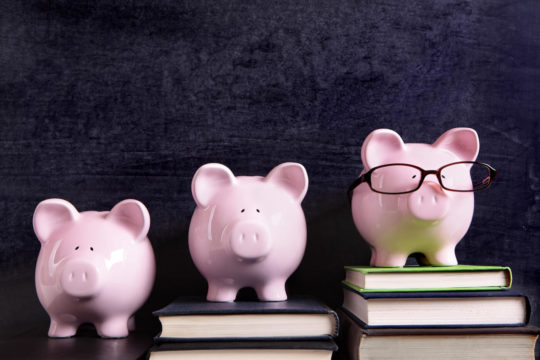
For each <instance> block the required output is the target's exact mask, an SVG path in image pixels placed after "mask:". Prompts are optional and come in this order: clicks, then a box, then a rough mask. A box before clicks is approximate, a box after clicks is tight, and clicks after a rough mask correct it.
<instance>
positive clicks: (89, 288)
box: [60, 260, 100, 298]
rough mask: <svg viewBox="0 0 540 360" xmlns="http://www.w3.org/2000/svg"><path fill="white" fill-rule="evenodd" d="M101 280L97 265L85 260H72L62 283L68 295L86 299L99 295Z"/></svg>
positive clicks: (67, 266) (63, 275) (64, 273)
mask: <svg viewBox="0 0 540 360" xmlns="http://www.w3.org/2000/svg"><path fill="white" fill-rule="evenodd" d="M99 278H100V276H99V271H98V268H97V266H96V265H95V264H92V263H90V262H88V261H84V260H71V261H69V262H68V263H67V264H66V266H65V268H64V271H63V273H62V277H61V280H60V281H61V284H62V288H63V289H64V291H65V292H66V293H67V294H68V295H71V296H74V297H77V298H86V297H91V296H92V295H95V294H96V293H97V291H98V289H99V282H100V281H99V280H100V279H99Z"/></svg>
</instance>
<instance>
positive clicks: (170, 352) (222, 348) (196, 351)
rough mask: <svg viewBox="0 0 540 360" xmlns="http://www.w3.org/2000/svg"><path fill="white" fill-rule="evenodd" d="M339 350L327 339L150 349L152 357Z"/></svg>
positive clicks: (317, 355) (257, 359) (297, 356)
mask: <svg viewBox="0 0 540 360" xmlns="http://www.w3.org/2000/svg"><path fill="white" fill-rule="evenodd" d="M336 350H337V346H336V344H335V342H334V341H333V340H331V339H330V340H324V341H317V340H312V341H233V342H225V341H217V342H175V343H162V344H158V345H156V346H154V347H152V348H151V349H150V351H149V356H148V357H149V359H150V360H170V359H179V360H190V359H192V360H202V359H204V360H330V358H331V357H332V353H333V352H334V351H336Z"/></svg>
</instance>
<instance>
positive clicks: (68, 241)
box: [34, 199, 155, 338]
mask: <svg viewBox="0 0 540 360" xmlns="http://www.w3.org/2000/svg"><path fill="white" fill-rule="evenodd" d="M149 227H150V215H149V214H148V210H147V209H146V207H145V206H144V205H143V204H142V203H141V202H139V201H137V200H124V201H122V202H120V203H118V204H117V205H116V206H114V207H113V209H112V210H111V211H103V212H98V211H84V212H78V211H77V209H75V207H74V206H73V205H72V204H70V203H69V202H67V201H65V200H61V199H49V200H45V201H42V202H41V203H40V204H39V205H38V206H37V208H36V211H35V213H34V231H35V233H36V236H37V238H38V239H39V241H40V242H41V250H40V252H39V257H38V260H37V265H36V274H35V281H36V290H37V294H38V297H39V301H40V302H41V305H43V307H44V308H45V310H46V311H47V313H48V314H49V317H50V318H51V325H50V328H49V336H51V337H69V336H73V335H75V333H76V332H77V328H78V327H79V325H80V324H82V323H93V324H94V325H95V327H96V330H97V333H98V334H99V335H100V336H102V337H108V338H117V337H125V336H127V335H128V323H129V328H130V329H133V327H134V320H133V318H132V315H133V314H134V313H135V311H136V310H137V309H139V307H140V306H141V305H142V304H143V303H144V302H145V301H146V299H147V298H148V295H149V294H150V291H151V290H152V286H153V284H154V277H155V260H154V252H153V250H152V245H151V244H150V241H149V240H148V238H147V236H146V235H147V233H148V229H149Z"/></svg>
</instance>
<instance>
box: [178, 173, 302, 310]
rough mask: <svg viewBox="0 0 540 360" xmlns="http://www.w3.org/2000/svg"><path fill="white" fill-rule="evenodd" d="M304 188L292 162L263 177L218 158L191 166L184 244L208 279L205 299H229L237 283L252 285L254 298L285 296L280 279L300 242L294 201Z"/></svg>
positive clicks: (290, 268)
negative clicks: (191, 202) (237, 171)
mask: <svg viewBox="0 0 540 360" xmlns="http://www.w3.org/2000/svg"><path fill="white" fill-rule="evenodd" d="M307 188H308V178H307V173H306V170H305V169H304V167H303V166H302V165H300V164H297V163H284V164H281V165H278V166H277V167H275V168H274V169H273V170H272V171H270V173H268V175H266V177H262V176H238V177H236V176H234V175H233V173H232V172H231V170H229V168H227V167H226V166H224V165H221V164H206V165H204V166H202V167H201V168H200V169H199V170H197V172H196V173H195V176H194V177H193V182H192V186H191V190H192V193H193V198H194V199H195V202H196V203H197V208H196V209H195V212H194V213H193V217H192V218H191V224H190V227H189V250H190V253H191V257H192V258H193V261H194V262H195V265H196V266H197V268H198V269H199V271H200V272H201V273H202V275H203V276H204V277H205V278H206V280H207V281H208V295H207V299H208V300H209V301H234V300H235V298H236V294H237V292H238V290H239V289H241V288H243V287H253V288H254V289H255V291H256V292H257V296H258V297H259V299H260V300H265V301H280V300H286V299H287V294H286V292H285V282H286V281H287V278H288V277H289V276H290V275H291V274H292V273H293V272H294V271H295V270H296V268H297V267H298V265H299V264H300V261H302V257H303V256H304V250H305V247H306V220H305V217H304V212H303V211H302V206H301V205H300V203H301V201H302V199H303V198H304V196H305V194H306V191H307Z"/></svg>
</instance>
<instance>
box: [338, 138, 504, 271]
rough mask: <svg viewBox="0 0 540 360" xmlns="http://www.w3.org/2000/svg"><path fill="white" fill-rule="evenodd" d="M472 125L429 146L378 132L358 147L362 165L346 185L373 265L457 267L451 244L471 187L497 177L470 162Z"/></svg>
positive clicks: (474, 148) (460, 230)
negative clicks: (412, 262) (415, 260)
mask: <svg viewBox="0 0 540 360" xmlns="http://www.w3.org/2000/svg"><path fill="white" fill-rule="evenodd" d="M478 149H479V142H478V135H477V134H476V132H475V131H474V130H473V129H469V128H455V129H451V130H448V131H447V132H445V133H444V134H442V135H441V136H440V137H439V138H438V139H437V141H435V142H434V143H433V144H406V143H404V142H403V140H402V139H401V137H400V136H399V135H398V134H397V133H396V132H394V131H392V130H388V129H379V130H375V131H373V132H372V133H371V134H369V135H368V137H367V138H366V140H365V141H364V144H363V145H362V162H363V165H364V170H363V171H362V173H361V174H360V177H359V178H358V179H356V181H355V182H353V184H352V185H351V187H350V188H349V195H350V196H351V206H352V214H353V219H354V223H355V225H356V227H357V229H358V231H359V232H360V234H361V235H362V237H363V238H364V239H365V240H366V241H367V243H368V244H369V245H370V247H371V250H372V255H371V262H370V264H371V265H372V266H388V267H392V266H403V265H405V262H406V261H407V257H408V256H409V255H411V254H413V253H414V254H419V255H420V258H419V262H421V263H423V264H426V263H427V264H431V265H434V266H437V265H440V266H442V265H457V263H458V262H457V259H456V255H455V247H456V245H457V243H458V242H459V241H460V240H461V238H462V237H463V236H464V235H465V233H466V232H467V230H468V228H469V225H470V223H471V220H472V216H473V209H474V192H475V191H478V190H483V189H486V188H487V187H488V186H489V185H490V184H491V182H492V181H493V179H494V178H495V177H496V172H495V170H494V169H493V168H492V167H490V166H489V165H487V164H483V163H479V162H476V161H475V160H476V156H477V155H478Z"/></svg>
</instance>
